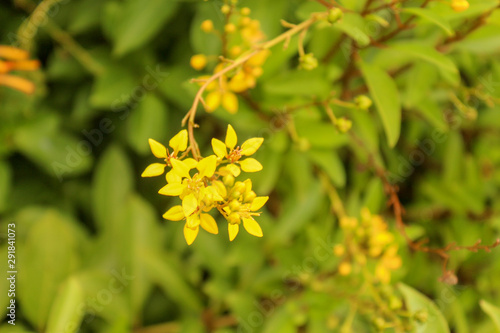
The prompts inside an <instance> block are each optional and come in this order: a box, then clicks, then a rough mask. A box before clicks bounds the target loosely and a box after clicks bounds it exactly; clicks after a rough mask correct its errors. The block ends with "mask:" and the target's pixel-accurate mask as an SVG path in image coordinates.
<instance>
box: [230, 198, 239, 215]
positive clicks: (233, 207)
mask: <svg viewBox="0 0 500 333" xmlns="http://www.w3.org/2000/svg"><path fill="white" fill-rule="evenodd" d="M240 206H241V203H240V202H239V201H238V200H236V199H234V200H231V202H230V203H229V209H231V211H232V212H237V211H239V210H240Z"/></svg>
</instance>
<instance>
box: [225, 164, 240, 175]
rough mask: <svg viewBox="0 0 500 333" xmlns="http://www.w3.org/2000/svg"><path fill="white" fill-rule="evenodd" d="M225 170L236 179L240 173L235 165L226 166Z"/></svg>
mask: <svg viewBox="0 0 500 333" xmlns="http://www.w3.org/2000/svg"><path fill="white" fill-rule="evenodd" d="M226 169H227V170H229V171H230V172H231V173H232V174H233V176H235V177H238V176H239V175H240V173H241V170H240V167H239V166H237V165H236V164H228V165H226Z"/></svg>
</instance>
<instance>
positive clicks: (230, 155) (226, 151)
mask: <svg viewBox="0 0 500 333" xmlns="http://www.w3.org/2000/svg"><path fill="white" fill-rule="evenodd" d="M237 141H238V138H237V136H236V132H235V131H234V129H233V127H232V126H231V125H228V127H227V133H226V140H225V142H222V141H220V140H218V139H215V138H213V139H212V148H213V150H214V153H215V155H217V157H218V158H219V159H221V160H222V159H227V161H228V162H229V163H230V164H229V165H228V166H226V168H227V170H228V172H230V173H232V174H233V176H235V177H237V176H238V175H239V167H238V166H237V165H236V164H239V166H240V167H241V169H242V170H243V171H245V172H257V171H260V170H262V164H260V162H259V161H257V160H256V159H254V158H246V159H244V160H242V161H240V159H241V158H242V157H243V156H251V155H253V154H254V153H255V152H256V151H257V150H258V149H259V148H260V146H261V145H262V142H264V139H263V138H251V139H248V140H246V141H245V142H243V144H242V145H241V148H240V147H239V146H236V144H237ZM230 165H232V166H231V167H230Z"/></svg>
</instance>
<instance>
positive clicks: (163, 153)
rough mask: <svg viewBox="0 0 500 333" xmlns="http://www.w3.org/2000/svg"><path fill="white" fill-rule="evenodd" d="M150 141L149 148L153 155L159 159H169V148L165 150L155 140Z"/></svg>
mask: <svg viewBox="0 0 500 333" xmlns="http://www.w3.org/2000/svg"><path fill="white" fill-rule="evenodd" d="M148 141H149V147H151V151H152V152H153V155H155V156H156V157H158V158H165V157H167V148H165V146H164V145H162V144H161V143H159V142H158V141H155V140H153V139H149V140H148Z"/></svg>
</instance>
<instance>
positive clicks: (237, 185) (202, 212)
mask: <svg viewBox="0 0 500 333" xmlns="http://www.w3.org/2000/svg"><path fill="white" fill-rule="evenodd" d="M237 141H238V138H237V135H236V132H235V131H234V129H233V127H232V126H231V125H228V128H227V134H226V138H225V142H222V141H220V140H218V139H215V138H214V139H212V148H213V151H214V153H215V155H210V156H207V157H205V158H202V159H200V160H198V161H197V160H195V159H193V158H190V157H187V155H188V153H189V150H187V148H188V145H187V144H188V132H187V130H182V131H180V132H179V133H178V134H177V135H175V136H174V137H173V138H172V139H171V140H170V141H169V146H170V148H172V151H171V152H169V150H168V149H167V148H166V147H165V146H163V145H162V144H160V143H159V142H157V141H155V140H153V139H149V144H150V147H151V151H152V152H153V154H154V155H155V156H156V157H158V158H161V159H163V163H153V164H151V165H149V166H148V167H147V168H146V170H144V172H143V173H142V177H154V176H160V175H162V174H163V173H164V172H165V168H167V167H168V168H169V171H168V172H167V173H166V180H167V184H166V185H165V186H164V187H162V188H161V189H160V190H159V191H158V193H160V194H162V195H167V196H178V197H179V198H180V199H181V201H182V203H181V205H177V206H174V207H172V208H170V209H169V210H168V211H167V212H166V213H165V214H163V217H164V218H165V219H167V220H171V221H181V220H184V221H185V225H184V237H185V239H186V242H187V243H188V245H191V244H192V243H193V241H194V240H195V239H196V236H197V235H198V232H199V229H200V228H199V227H200V226H201V227H202V228H203V229H205V230H206V231H208V232H209V233H212V234H218V232H219V229H218V226H217V223H216V221H215V219H214V218H213V217H212V215H210V214H209V212H210V211H211V210H213V209H214V208H215V209H216V210H217V211H219V213H220V214H221V215H222V216H224V218H225V219H226V220H227V222H228V232H229V240H231V241H232V240H233V239H234V238H235V237H236V235H237V234H238V231H239V226H240V224H241V223H243V227H244V228H245V230H246V231H247V232H248V233H250V234H251V235H254V236H257V237H262V235H263V234H262V229H261V227H260V226H259V224H258V223H257V222H256V221H255V220H254V216H259V215H260V213H259V212H258V210H259V209H261V208H262V207H263V206H264V204H265V203H266V202H267V200H268V197H258V196H257V195H256V194H255V192H254V191H253V190H252V182H251V180H250V179H247V180H245V181H237V180H236V178H237V177H238V176H239V175H240V173H241V171H242V170H243V171H244V172H257V171H260V170H262V165H261V164H260V163H259V162H258V161H257V160H256V159H254V158H251V157H248V156H251V155H253V154H254V153H255V152H256V151H257V150H258V149H259V148H260V146H261V145H262V142H263V141H264V139H262V138H251V139H248V140H246V141H245V142H243V144H242V145H241V147H240V146H238V145H237ZM244 157H246V158H244Z"/></svg>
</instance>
